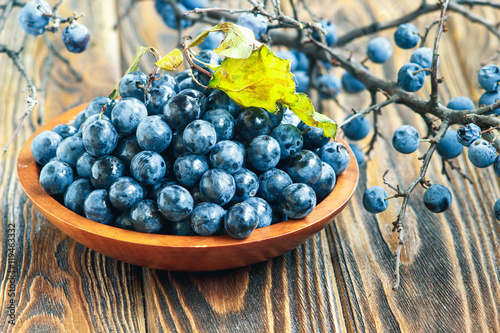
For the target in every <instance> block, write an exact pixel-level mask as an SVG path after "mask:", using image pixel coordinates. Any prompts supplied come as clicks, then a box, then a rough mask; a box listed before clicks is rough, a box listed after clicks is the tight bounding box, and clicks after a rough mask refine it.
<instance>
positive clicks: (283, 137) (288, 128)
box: [271, 124, 304, 160]
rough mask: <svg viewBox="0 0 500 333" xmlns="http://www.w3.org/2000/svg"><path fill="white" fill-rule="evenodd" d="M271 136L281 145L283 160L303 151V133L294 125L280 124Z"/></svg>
mask: <svg viewBox="0 0 500 333" xmlns="http://www.w3.org/2000/svg"><path fill="white" fill-rule="evenodd" d="M271 136H272V137H273V138H274V139H275V140H276V141H277V142H278V144H279V146H280V152H281V159H282V160H285V159H287V158H288V157H290V156H291V155H293V154H295V153H296V152H298V151H301V150H302V147H303V145H304V138H303V137H302V133H301V132H300V130H299V129H298V128H297V127H295V126H293V125H288V124H282V125H279V126H278V127H276V128H275V129H274V130H273V131H272V132H271Z"/></svg>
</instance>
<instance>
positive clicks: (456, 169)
mask: <svg viewBox="0 0 500 333" xmlns="http://www.w3.org/2000/svg"><path fill="white" fill-rule="evenodd" d="M442 160H443V165H442V168H443V169H442V171H441V173H442V174H444V175H445V176H446V178H448V180H451V177H450V175H449V174H448V171H447V170H446V165H447V164H448V165H449V166H450V169H451V170H454V171H456V172H457V173H458V174H459V175H460V176H461V177H462V178H463V179H465V180H467V181H468V182H469V184H471V185H472V184H474V181H473V180H472V178H471V177H470V176H469V175H468V174H466V173H465V172H463V171H462V169H461V168H460V167H459V166H458V165H456V164H455V163H453V161H452V160H449V159H446V158H443V159H442Z"/></svg>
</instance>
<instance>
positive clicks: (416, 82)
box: [398, 62, 426, 92]
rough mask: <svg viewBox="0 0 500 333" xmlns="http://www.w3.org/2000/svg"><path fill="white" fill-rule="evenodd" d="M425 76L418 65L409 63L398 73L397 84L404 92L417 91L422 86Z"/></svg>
mask: <svg viewBox="0 0 500 333" xmlns="http://www.w3.org/2000/svg"><path fill="white" fill-rule="evenodd" d="M425 76H426V75H425V73H424V71H422V67H421V66H420V65H418V64H414V63H411V62H410V63H407V64H405V65H403V67H401V68H400V70H399V71H398V84H399V86H400V87H401V89H403V90H405V91H409V92H415V91H419V90H420V88H422V87H423V86H424V82H425Z"/></svg>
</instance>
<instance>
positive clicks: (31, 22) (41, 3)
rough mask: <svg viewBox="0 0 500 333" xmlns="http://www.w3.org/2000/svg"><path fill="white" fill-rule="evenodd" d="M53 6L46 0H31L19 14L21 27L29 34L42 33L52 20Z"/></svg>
mask: <svg viewBox="0 0 500 333" xmlns="http://www.w3.org/2000/svg"><path fill="white" fill-rule="evenodd" d="M44 14H51V7H50V5H49V4H48V3H47V1H45V0H31V1H29V2H28V3H26V4H25V5H24V6H23V8H21V10H20V11H19V13H18V14H17V18H18V20H19V24H20V25H21V28H23V30H24V31H25V32H26V33H27V34H29V35H34V36H37V35H40V34H43V33H44V31H45V27H46V26H47V25H48V24H49V22H50V17H49V16H46V15H44Z"/></svg>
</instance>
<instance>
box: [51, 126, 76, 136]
mask: <svg viewBox="0 0 500 333" xmlns="http://www.w3.org/2000/svg"><path fill="white" fill-rule="evenodd" d="M52 131H53V132H56V133H57V134H59V135H60V136H61V137H62V138H63V139H66V138H69V137H70V136H73V135H75V134H76V133H78V130H77V129H76V127H75V126H72V125H68V124H59V125H57V126H56V127H54V128H53V129H52Z"/></svg>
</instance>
